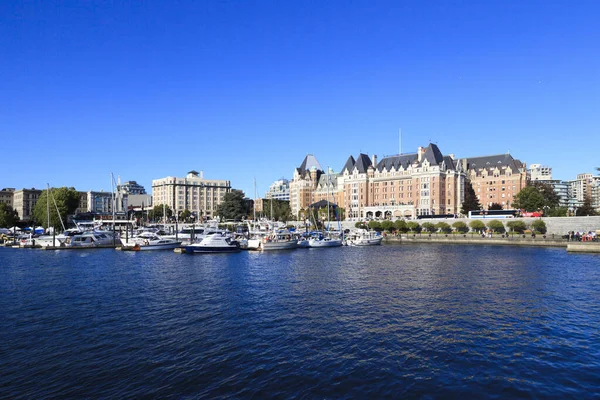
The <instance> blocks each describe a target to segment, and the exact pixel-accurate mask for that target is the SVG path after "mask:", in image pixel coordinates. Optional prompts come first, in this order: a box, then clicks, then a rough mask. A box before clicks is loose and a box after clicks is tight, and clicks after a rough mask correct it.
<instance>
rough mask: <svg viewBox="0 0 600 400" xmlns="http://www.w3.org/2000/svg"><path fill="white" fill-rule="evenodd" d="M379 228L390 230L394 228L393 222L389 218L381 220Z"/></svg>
mask: <svg viewBox="0 0 600 400" xmlns="http://www.w3.org/2000/svg"><path fill="white" fill-rule="evenodd" d="M381 229H382V230H384V231H387V232H391V231H393V230H394V223H393V222H392V221H390V220H389V219H386V220H384V221H381Z"/></svg>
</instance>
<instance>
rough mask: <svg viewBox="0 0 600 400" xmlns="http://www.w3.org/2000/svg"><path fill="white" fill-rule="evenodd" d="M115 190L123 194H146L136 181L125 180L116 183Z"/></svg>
mask: <svg viewBox="0 0 600 400" xmlns="http://www.w3.org/2000/svg"><path fill="white" fill-rule="evenodd" d="M117 190H118V191H121V192H122V193H124V194H146V189H145V188H144V187H143V186H142V185H140V184H138V183H137V182H136V181H127V182H125V183H124V184H122V185H117Z"/></svg>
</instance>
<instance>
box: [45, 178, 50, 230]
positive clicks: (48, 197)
mask: <svg viewBox="0 0 600 400" xmlns="http://www.w3.org/2000/svg"><path fill="white" fill-rule="evenodd" d="M46 215H47V216H48V226H46V233H48V229H50V184H49V183H46Z"/></svg>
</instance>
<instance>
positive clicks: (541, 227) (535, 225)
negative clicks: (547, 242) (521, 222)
mask: <svg viewBox="0 0 600 400" xmlns="http://www.w3.org/2000/svg"><path fill="white" fill-rule="evenodd" d="M531 229H533V230H534V232H537V233H541V234H542V235H543V234H545V233H546V231H547V230H548V229H547V228H546V223H545V222H544V221H543V220H541V219H536V220H535V221H533V222H532V223H531Z"/></svg>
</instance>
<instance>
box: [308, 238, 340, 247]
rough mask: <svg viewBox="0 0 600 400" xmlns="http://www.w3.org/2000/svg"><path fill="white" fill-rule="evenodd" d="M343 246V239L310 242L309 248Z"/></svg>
mask: <svg viewBox="0 0 600 400" xmlns="http://www.w3.org/2000/svg"><path fill="white" fill-rule="evenodd" d="M341 245H342V240H341V239H332V240H309V241H308V247H313V248H320V247H340V246H341Z"/></svg>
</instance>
